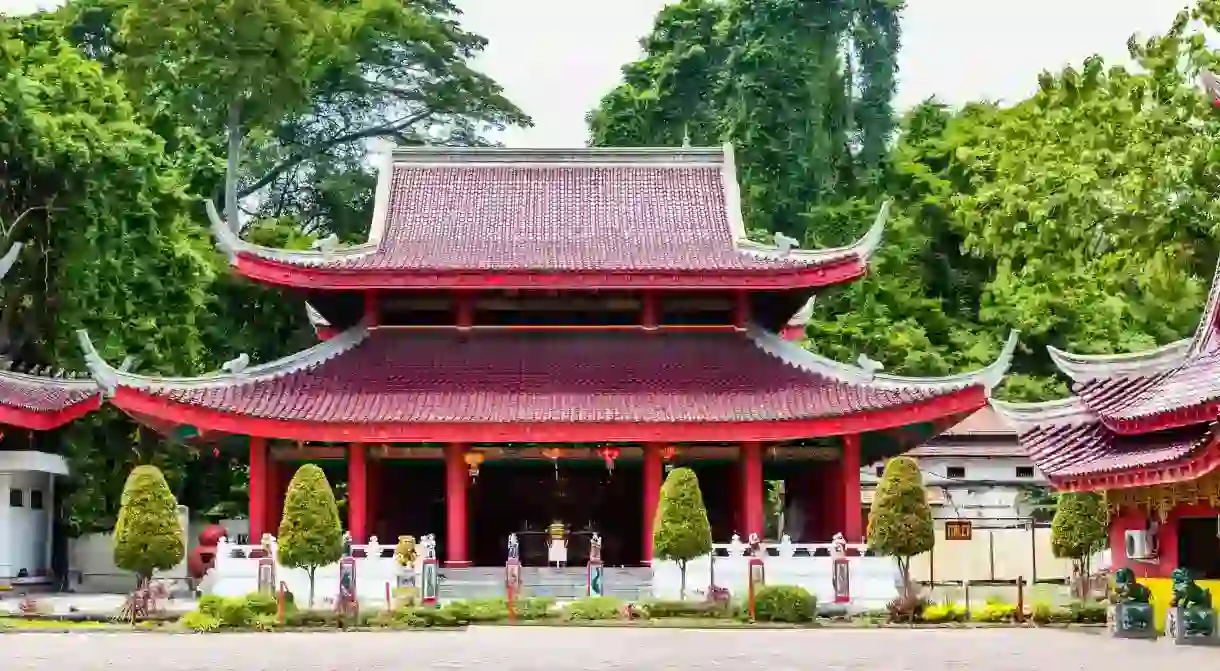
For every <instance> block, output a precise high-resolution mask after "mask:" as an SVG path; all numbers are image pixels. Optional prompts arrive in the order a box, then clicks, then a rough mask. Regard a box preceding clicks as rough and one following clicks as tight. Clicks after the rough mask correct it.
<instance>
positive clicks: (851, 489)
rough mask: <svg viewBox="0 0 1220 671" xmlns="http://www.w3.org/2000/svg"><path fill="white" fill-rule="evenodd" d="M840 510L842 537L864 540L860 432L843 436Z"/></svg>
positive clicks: (849, 541)
mask: <svg viewBox="0 0 1220 671" xmlns="http://www.w3.org/2000/svg"><path fill="white" fill-rule="evenodd" d="M839 467H840V472H839V487H840V490H839V491H840V494H841V498H840V503H839V505H840V510H842V514H843V537H844V538H846V539H847V542H848V543H860V542H862V541H863V540H864V519H863V514H862V513H861V503H860V434H856V433H853V434H849V435H846V436H843V459H842V460H841V461H840V462H839Z"/></svg>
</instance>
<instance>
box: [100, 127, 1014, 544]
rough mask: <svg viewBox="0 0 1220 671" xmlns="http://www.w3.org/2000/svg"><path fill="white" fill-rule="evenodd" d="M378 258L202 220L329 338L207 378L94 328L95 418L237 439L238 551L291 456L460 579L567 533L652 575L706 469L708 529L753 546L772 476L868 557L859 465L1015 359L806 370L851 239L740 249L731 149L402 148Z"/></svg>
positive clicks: (377, 240) (272, 521)
mask: <svg viewBox="0 0 1220 671" xmlns="http://www.w3.org/2000/svg"><path fill="white" fill-rule="evenodd" d="M382 163H383V164H382V165H381V172H380V177H379V180H378V184H377V188H376V193H375V208H374V216H373V222H372V225H371V230H370V234H369V239H368V241H367V242H365V243H361V244H356V245H352V246H341V245H339V244H337V243H336V242H335V241H334V240H333V239H330V240H323V241H320V242H319V243H318V244H317V245H316V246H315V249H312V250H308V251H289V250H282V249H271V248H266V247H261V246H257V245H254V244H251V243H250V242H247V241H245V240H243V239H242V238H240V237H239V236H238V235H236V234H234V233H233V232H232V229H231V228H230V227H229V226H228V225H227V224H226V222H224V221H221V219H220V217H219V215H217V214H216V212H215V210H214V209H210V210H209V213H210V215H211V217H212V224H213V230H214V233H215V235H216V237H217V240H218V245H219V247H220V248H221V249H222V250H223V251H224V252H225V253H226V254H227V255H228V257H229V260H230V262H231V265H232V267H233V269H234V270H235V272H237V273H239V274H241V275H243V276H245V277H247V278H249V279H251V280H253V281H257V282H263V283H266V284H270V285H275V286H279V287H282V288H283V289H284V290H285V291H289V292H293V293H294V294H295V295H298V296H299V297H300V298H301V299H302V300H303V302H304V303H305V304H306V305H307V308H306V309H307V310H308V312H309V317H310V320H311V322H312V323H313V324H314V326H315V328H316V330H317V332H318V335H319V339H320V341H321V342H320V343H319V344H318V345H316V346H314V347H312V348H310V349H308V350H306V351H303V352H300V353H299V354H296V355H293V356H289V357H287V358H285V359H282V360H278V361H273V362H269V363H263V364H260V365H249V363H248V362H247V361H246V360H245V359H244V357H243V358H239V359H238V360H235V361H233V362H229V363H228V364H226V365H225V366H224V370H223V372H218V373H216V374H213V375H208V376H203V377H198V378H177V379H170V378H158V377H150V376H145V375H137V374H134V373H131V372H124V371H122V370H119V369H117V368H114V367H112V366H111V365H110V364H108V363H107V362H105V361H103V360H102V359H101V358H100V357H99V356H98V354H97V352H96V351H95V350H94V349H93V348H92V346H91V345H90V344H89V340H88V336H87V335H84V334H82V341H83V344H84V346H85V348H86V353H87V357H88V360H89V362H90V367H91V370H92V371H93V374H94V377H95V378H96V379H97V380H98V382H99V384H100V385H101V386H102V387H103V388H104V390H105V392H106V394H107V396H108V398H109V399H110V402H112V403H113V404H115V405H116V406H118V407H119V408H121V409H123V410H124V411H125V412H127V413H129V414H130V415H131V416H132V417H134V418H136V419H137V420H138V421H141V422H144V423H146V424H147V425H149V426H152V427H154V428H158V427H159V429H160V430H163V431H164V430H167V429H166V427H176V428H175V429H174V430H175V431H178V430H182V431H185V432H186V433H189V434H198V435H201V436H245V437H248V438H249V450H250V457H249V458H250V508H249V510H250V524H251V528H250V535H251V538H259V537H260V536H261V534H262V533H263V532H265V531H273V530H274V527H275V525H276V520H277V519H278V516H279V510H280V507H281V506H282V500H283V495H284V490H285V487H286V483H287V480H288V478H287V476H288V474H289V471H290V470H291V465H292V464H294V463H300V462H306V461H310V462H317V463H319V464H321V465H322V466H323V468H325V469H328V470H329V472H330V473H331V476H330V477H331V480H332V482H336V483H340V485H339V486H340V487H341V489H340V492H341V498H343V499H344V500H345V504H344V505H345V508H346V516H347V523H348V529H349V532H350V533H351V535H352V537H353V539H354V540H355V541H356V542H357V543H358V542H361V541H362V540H364V539H366V538H368V537H369V536H371V535H377V536H378V537H379V538H381V539H383V541H384V540H385V539H393V538H395V537H396V536H398V535H400V534H414V535H417V536H418V535H420V534H422V533H430V532H437V543H438V546H439V554H440V558H441V559H442V560H443V561H444V562H445V563H446V564H447V565H449V566H459V567H460V566H468V565H471V564H472V563H473V564H477V565H484V566H490V565H499V564H502V563H503V561H504V556H505V551H504V547H505V541H506V539H507V537H508V536H509V534H510V533H516V534H517V536H518V538H519V539H520V544H521V558H522V561H523V562H524V563H526V564H527V565H529V564H531V563H544V562H545V561H546V559H545V553H546V551H545V549H541V548H542V543H544V542H545V538H544V535H543V534H545V533H548V529H549V530H551V531H553V530H554V529H555V528H556V527H557V526H558V527H559V528H562V529H565V530H567V533H568V534H569V537H570V538H571V544H570V547H571V548H572V551H573V554H572V556H571V558H570V561H571V563H573V564H583V562H584V556H583V554H582V553H583V552H587V542H582V535H583V537H585V538H586V539H587V537H589V536H591V534H592V533H593V532H596V533H598V534H600V536H601V538H602V539H603V542H604V545H603V549H602V556H603V558H604V560H605V562H606V564H607V565H611V566H615V565H618V566H633V565H641V564H648V563H649V562H650V560H651V558H652V542H651V538H652V524H653V517H654V511H655V509H656V506H657V500H658V496H659V490H660V486H661V482H662V478H663V476H664V473H665V469H666V468H667V466H668V465H671V464H676V463H680V464H682V465H686V466H691V467H692V468H694V469H695V471H696V473H697V474H698V477H699V478H700V481H701V486H702V490H703V494H704V498H705V501H706V504H707V506H708V514H709V518H710V521H711V524H712V527H713V535H714V537H715V538H717V539H720V540H728V538H729V537H730V536H731V535H732V534H734V533H737V534H739V535H740V536H741V537H742V538H746V537H748V535H749V534H751V533H757V534H759V535H760V536H761V535H763V534H764V532H765V529H764V525H765V516H766V515H765V505H766V504H765V499H766V495H765V485H764V481H765V480H783V481H784V482H785V491H786V492H787V493H788V496H790V497H795V499H797V500H799V501H801V502H802V504H801V505H803V506H804V508H805V509H806V510H808V511H809V512H808V513H807V515H806V516H805V517H806V519H807V522H805V524H804V527H803V528H802V529H796V530H787V531H789V533H790V534H791V535H792V536H793V540H802V539H801V538H799V536H804V537H805V538H806V539H808V540H819V541H828V540H829V539H830V538H831V536H832V535H833V534H834V533H836V532H840V531H841V532H843V533H844V534H845V535H846V536H847V538H849V539H851V540H860V539H862V537H863V536H864V533H865V529H864V523H863V519H862V517H863V516H862V508H861V502H860V465H861V462H864V463H870V462H873V461H876V460H877V459H879V458H884V457H886V456H889V455H893V454H897V453H899V452H901V451H903V450H904V449H906V448H907V447H908V446H913V445H914V444H918V443H919V442H922V441H923V440H925V439H926V438H928V437H930V436H931V435H934V434H935V433H937V432H938V431H940V430H941V429H943V428H945V427H947V426H951V425H953V424H955V423H957V422H958V421H960V420H961V419H962V418H964V417H965V416H967V415H969V414H970V413H972V412H974V411H976V410H978V409H979V408H980V407H982V406H984V405H985V404H986V398H987V394H988V390H989V389H990V388H991V387H993V386H994V385H995V384H997V383H998V382H999V381H1000V379H1001V377H1002V375H1003V374H1004V372H1005V369H1006V367H1007V365H1008V361H1009V360H1010V358H1011V355H1012V351H1013V348H1014V347H1015V343H1016V341H1015V336H1014V338H1012V339H1010V340H1009V342H1008V343H1007V344H1006V345H1005V346H1004V348H1003V350H1002V352H1001V353H1000V355H999V357H998V359H997V361H996V362H995V363H994V364H992V365H990V366H988V367H986V368H984V369H982V370H979V371H977V372H974V373H967V374H959V375H953V376H948V377H942V378H927V379H925V378H911V377H900V376H895V375H888V374H884V373H882V372H880V365H879V364H877V363H875V362H873V361H871V360H868V359H867V358H865V357H861V359H860V361H859V365H847V364H843V363H839V362H836V361H832V360H829V359H826V358H823V357H821V356H818V355H815V354H813V353H811V352H809V351H808V350H806V349H805V348H803V347H802V346H800V345H799V344H798V342H797V340H798V339H800V338H803V335H804V326H805V324H806V323H807V322H808V319H809V315H810V310H811V301H812V300H813V299H814V297H815V296H816V295H817V294H818V293H819V292H821V291H823V290H826V289H829V288H832V287H835V286H837V285H842V284H844V283H847V282H851V281H853V280H855V279H858V278H860V277H861V276H863V275H864V274H865V272H866V268H867V264H868V261H869V258H870V256H871V255H872V253H873V252H874V250H875V249H876V247H877V245H878V244H879V242H880V239H881V235H882V231H883V226H884V222H885V210H884V208H883V210H882V212H881V213H880V215H879V216H878V218H877V221H876V223H875V224H874V225H873V226H872V227H871V228H870V229H869V230H868V231H867V232H866V233H865V234H864V236H863V237H862V238H860V240H859V241H857V242H856V243H854V244H851V245H848V246H845V247H841V248H834V249H819V250H802V249H798V248H797V247H796V244H795V241H794V240H792V239H790V238H787V237H785V236H778V235H777V236H775V239H774V244H761V243H758V242H755V241H752V240H750V239H748V238H747V236H746V229H745V225H744V223H743V221H742V216H741V211H740V205H739V201H740V194H739V192H738V184H737V179H736V169H735V166H734V159H733V150H732V148H731V147H724V148H689V147H687V148H663V149H647V148H645V149H624V148H592V149H572V150H552V149H504V148H459V149H455V148H434V147H432V148H408V149H401V150H395V151H393V152H392V153H389V154H387V155H386V157H385V159H384V161H382Z"/></svg>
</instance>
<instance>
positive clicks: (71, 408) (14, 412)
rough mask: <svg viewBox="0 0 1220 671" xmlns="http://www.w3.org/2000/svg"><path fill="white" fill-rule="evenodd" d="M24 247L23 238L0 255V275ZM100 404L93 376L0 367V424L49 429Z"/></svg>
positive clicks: (3, 274) (6, 271) (8, 267)
mask: <svg viewBox="0 0 1220 671" xmlns="http://www.w3.org/2000/svg"><path fill="white" fill-rule="evenodd" d="M21 248H22V244H21V243H20V242H17V243H13V246H12V247H10V248H9V250H8V252H7V253H5V255H4V256H3V257H2V258H0V279H3V278H4V276H5V275H7V274H8V272H9V270H10V269H11V268H12V267H13V264H14V263H16V262H17V258H18V256H19V255H20V253H21ZM61 374H62V371H61ZM100 404H101V391H100V390H99V389H98V386H97V384H96V383H94V382H93V380H90V379H71V378H63V377H53V376H49V375H37V374H31V373H20V372H16V371H12V370H0V424H4V425H8V426H16V427H19V428H23V429H32V430H37V431H46V430H50V429H54V428H56V427H59V426H62V425H63V424H66V423H68V422H70V421H72V420H74V419H76V418H78V417H80V416H82V415H84V414H86V413H88V412H90V411H92V410H95V409H97V407H98V406H99V405H100Z"/></svg>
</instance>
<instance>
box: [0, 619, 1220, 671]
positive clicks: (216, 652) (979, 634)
mask: <svg viewBox="0 0 1220 671" xmlns="http://www.w3.org/2000/svg"><path fill="white" fill-rule="evenodd" d="M0 650H2V652H0V659H2V660H3V662H2V663H0V667H2V668H3V669H4V671H52V670H55V671H60V670H62V669H71V670H72V671H101V670H102V669H106V670H107V671H113V669H118V668H124V667H127V666H130V665H131V664H132V663H133V662H134V663H136V664H137V666H138V667H139V668H140V670H141V671H162V670H164V671H196V670H198V671H226V670H227V669H240V670H241V671H284V670H285V669H291V670H292V671H315V670H316V671H373V670H383V669H384V670H385V671H401V669H406V668H409V669H412V670H413V671H415V670H419V671H423V670H429V669H449V670H458V669H483V668H485V669H495V670H496V671H524V670H526V669H531V670H532V669H538V670H540V671H541V670H549V671H578V670H581V671H583V670H585V669H597V670H599V671H600V670H602V669H607V670H609V669H614V670H620V669H621V670H623V671H627V670H630V671H652V670H661V669H682V670H683V671H698V670H700V669H720V670H724V669H730V670H732V669H767V670H768V671H788V670H793V671H795V670H797V669H800V670H808V669H826V670H838V669H844V670H846V669H852V670H856V671H871V670H876V671H907V670H909V671H939V670H941V669H946V670H947V669H953V670H954V671H959V670H961V669H985V670H986V671H1046V670H1047V669H1072V670H1073V671H1094V670H1095V671H1113V670H1114V669H1119V668H1130V669H1141V668H1143V669H1151V668H1165V667H1169V668H1174V667H1188V668H1190V667H1193V668H1200V669H1204V668H1218V667H1217V664H1218V663H1220V650H1217V649H1200V648H1177V647H1174V646H1173V645H1172V644H1170V643H1168V642H1166V641H1160V642H1157V643H1149V642H1146V641H1120V640H1113V639H1109V638H1105V637H1103V636H1097V635H1090V634H1084V633H1075V632H1064V631H1049V630H894V629H889V630H820V631H792V630H788V631H777V630H772V631H765V630H760V631H740V630H737V631H732V630H729V631H725V630H721V631H682V630H673V629H669V630H666V629H595V628H583V629H578V628H566V629H542V628H505V627H483V628H472V629H470V630H468V631H462V632H428V631H424V632H401V633H349V634H343V633H315V634H302V633H287V634H218V635H216V634H214V635H203V636H199V635H194V636H192V635H181V636H177V635H162V634H125V633H124V634H98V633H94V634H86V633H77V634H37V633H22V634H6V635H3V636H0ZM137 660H138V661H137Z"/></svg>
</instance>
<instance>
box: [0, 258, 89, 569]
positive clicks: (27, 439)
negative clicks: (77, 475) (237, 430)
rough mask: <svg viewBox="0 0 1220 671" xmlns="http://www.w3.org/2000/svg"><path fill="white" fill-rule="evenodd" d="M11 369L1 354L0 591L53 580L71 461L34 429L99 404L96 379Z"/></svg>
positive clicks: (0, 270) (3, 267)
mask: <svg viewBox="0 0 1220 671" xmlns="http://www.w3.org/2000/svg"><path fill="white" fill-rule="evenodd" d="M21 249H22V245H21V243H15V244H13V246H12V247H10V248H9V250H8V252H7V253H5V255H4V256H3V257H2V258H0V280H2V279H3V278H4V277H5V276H6V275H7V274H8V272H9V270H11V269H12V267H13V264H14V263H16V262H17V260H18V258H19V256H20V254H21ZM8 299H9V300H13V297H12V296H9V297H8ZM15 366H17V367H20V366H21V362H19V361H18V362H14V361H13V360H11V359H9V358H7V357H6V358H4V359H3V369H2V370H0V440H3V442H2V443H0V445H2V446H3V447H2V448H0V588H3V587H10V586H12V585H14V584H31V583H40V582H47V581H49V580H50V573H51V565H52V561H51V548H52V540H53V535H54V534H53V527H52V524H53V519H54V517H53V507H54V501H55V478H56V477H57V476H64V475H67V474H68V465H67V463H66V462H65V461H64V458H63V457H61V456H59V455H57V454H50V453H47V452H42V451H40V450H39V449H38V445H37V443H36V441H35V440H34V438H33V434H34V432H38V431H50V430H52V429H57V428H59V427H61V426H63V425H64V424H67V423H68V422H70V421H72V420H74V419H76V418H78V417H81V416H83V415H85V414H87V413H89V412H91V411H92V410H95V409H97V407H98V406H99V404H100V403H101V393H100V391H99V390H98V387H97V385H96V384H95V383H94V382H93V380H90V379H88V378H81V379H78V378H76V377H73V376H65V374H64V372H63V371H58V372H57V373H55V374H48V373H51V371H50V369H47V370H39V369H38V368H36V367H35V368H31V369H29V370H27V371H25V372H20V371H18V370H14V367H15Z"/></svg>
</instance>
